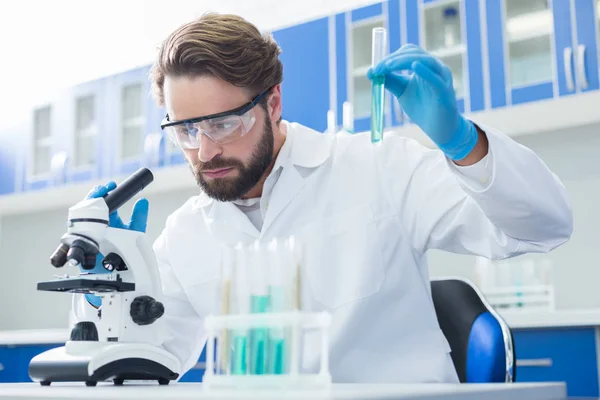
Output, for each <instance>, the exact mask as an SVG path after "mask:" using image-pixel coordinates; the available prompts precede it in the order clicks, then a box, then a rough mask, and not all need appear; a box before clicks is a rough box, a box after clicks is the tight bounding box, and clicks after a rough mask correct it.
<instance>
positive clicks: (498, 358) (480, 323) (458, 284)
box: [431, 277, 515, 383]
mask: <svg viewBox="0 0 600 400" xmlns="http://www.w3.org/2000/svg"><path fill="white" fill-rule="evenodd" d="M431 294H432V297H433V303H434V306H435V311H436V314H437V318H438V322H439V324H440V327H441V329H442V332H443V333H444V335H445V336H446V339H447V340H448V342H449V344H450V349H451V351H452V353H451V356H452V361H453V362H454V367H455V368H456V372H457V374H458V377H459V379H460V381H461V382H463V383H491V382H514V380H515V369H514V362H515V350H514V341H513V336H512V332H511V330H510V328H509V327H508V325H507V324H506V322H504V320H503V319H502V318H501V317H500V316H499V315H498V314H497V313H496V312H495V311H494V309H493V308H492V307H491V306H490V305H489V304H488V303H487V302H486V301H485V298H484V297H483V295H482V294H481V292H480V291H479V290H478V289H477V287H476V286H475V285H474V284H472V283H471V282H469V281H468V280H466V279H463V278H457V277H450V278H435V279H432V281H431Z"/></svg>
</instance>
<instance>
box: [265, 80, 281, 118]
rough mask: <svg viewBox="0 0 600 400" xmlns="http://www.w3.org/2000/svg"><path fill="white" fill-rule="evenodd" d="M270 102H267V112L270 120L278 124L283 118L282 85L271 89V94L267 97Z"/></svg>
mask: <svg viewBox="0 0 600 400" xmlns="http://www.w3.org/2000/svg"><path fill="white" fill-rule="evenodd" d="M267 96H268V97H269V100H268V101H267V110H268V111H269V118H271V121H273V122H274V123H277V121H279V119H280V118H281V113H282V111H281V108H282V107H281V84H279V85H276V86H274V87H273V89H271V92H270V93H269V94H268V95H267Z"/></svg>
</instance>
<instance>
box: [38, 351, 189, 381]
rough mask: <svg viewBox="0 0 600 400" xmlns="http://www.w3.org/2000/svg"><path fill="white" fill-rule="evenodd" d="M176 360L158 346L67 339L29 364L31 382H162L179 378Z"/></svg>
mask: <svg viewBox="0 0 600 400" xmlns="http://www.w3.org/2000/svg"><path fill="white" fill-rule="evenodd" d="M179 369H180V366H179V360H177V359H176V358H175V357H174V356H173V355H172V354H170V353H168V352H167V351H165V350H163V349H162V348H160V347H156V346H152V345H149V344H140V343H111V342H94V341H69V342H67V343H66V344H65V346H62V347H58V348H54V349H51V350H48V351H45V352H43V353H41V354H38V355H37V356H35V357H34V358H33V359H32V360H31V362H30V363H29V376H30V377H31V379H32V380H33V381H37V382H40V384H41V385H42V386H48V385H50V383H51V382H85V383H86V385H87V386H95V385H96V383H97V382H104V381H108V380H112V381H113V382H114V383H115V385H121V384H123V382H124V381H126V380H138V381H140V380H141V381H158V383H159V384H161V385H166V384H168V383H169V382H170V381H172V380H175V379H177V378H178V377H179V373H178V371H179Z"/></svg>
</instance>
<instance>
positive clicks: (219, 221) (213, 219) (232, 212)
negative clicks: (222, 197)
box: [205, 201, 260, 246]
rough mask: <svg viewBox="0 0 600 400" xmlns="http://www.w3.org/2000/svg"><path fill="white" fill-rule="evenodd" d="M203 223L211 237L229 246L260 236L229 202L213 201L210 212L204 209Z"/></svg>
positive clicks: (240, 212)
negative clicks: (204, 222)
mask: <svg viewBox="0 0 600 400" xmlns="http://www.w3.org/2000/svg"><path fill="white" fill-rule="evenodd" d="M205 221H206V224H207V227H208V229H209V231H210V232H211V234H212V235H213V237H215V238H217V239H219V241H220V242H221V243H227V244H229V245H231V246H233V245H235V244H236V243H237V242H240V241H241V242H247V241H248V240H249V239H250V240H255V239H257V238H258V237H259V235H260V232H259V231H258V229H256V227H255V226H254V225H253V224H252V222H251V221H250V220H249V219H248V217H246V215H245V214H244V213H243V212H242V211H241V210H240V209H239V208H238V207H237V206H236V205H235V204H233V203H230V202H220V201H213V202H212V204H211V206H210V210H208V211H207V210H206V209H205Z"/></svg>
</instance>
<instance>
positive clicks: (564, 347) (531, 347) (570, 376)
mask: <svg viewBox="0 0 600 400" xmlns="http://www.w3.org/2000/svg"><path fill="white" fill-rule="evenodd" d="M514 340H515V351H516V355H517V364H516V380H517V382H549V381H554V382H556V381H561V382H566V384H567V393H568V395H569V396H582V397H583V396H590V397H598V396H599V395H600V394H599V390H598V358H597V357H598V354H597V349H596V333H595V329H594V328H593V327H583V328H564V329H563V328H552V329H519V330H516V331H515V332H514Z"/></svg>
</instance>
